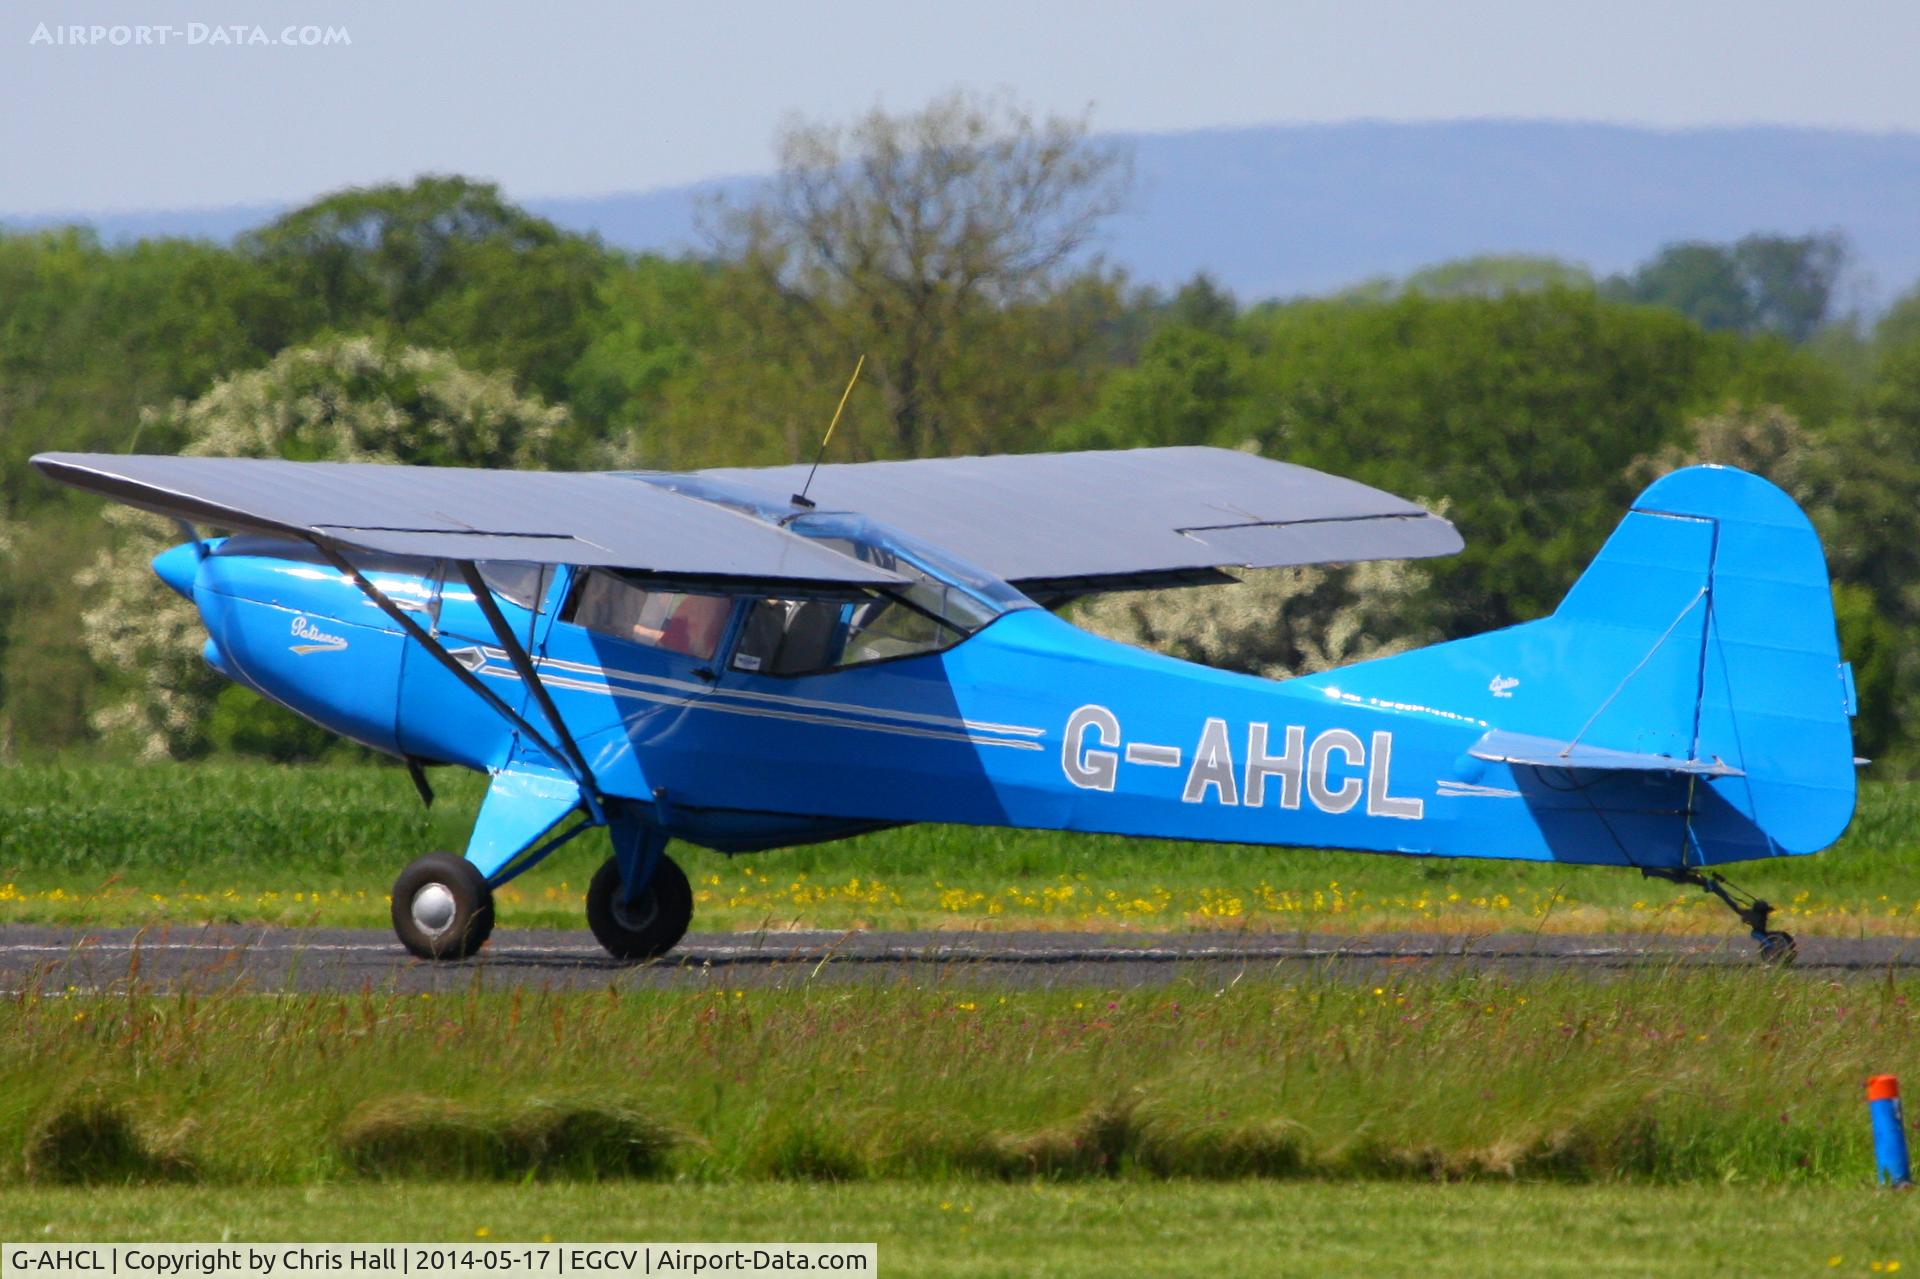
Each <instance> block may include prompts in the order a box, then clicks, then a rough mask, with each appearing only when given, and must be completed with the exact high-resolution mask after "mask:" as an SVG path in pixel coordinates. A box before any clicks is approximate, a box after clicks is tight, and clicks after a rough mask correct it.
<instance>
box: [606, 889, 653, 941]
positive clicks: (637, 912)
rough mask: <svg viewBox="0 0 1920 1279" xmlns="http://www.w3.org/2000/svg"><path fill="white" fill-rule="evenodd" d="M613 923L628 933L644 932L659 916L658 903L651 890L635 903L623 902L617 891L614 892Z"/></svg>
mask: <svg viewBox="0 0 1920 1279" xmlns="http://www.w3.org/2000/svg"><path fill="white" fill-rule="evenodd" d="M611 905H612V907H613V922H614V923H616V924H618V925H620V927H622V928H624V929H626V930H627V931H628V932H630V933H637V932H641V931H642V930H644V929H645V928H646V927H647V926H648V925H649V924H651V923H653V921H654V919H655V918H656V917H657V916H658V915H659V914H660V901H659V898H658V897H657V896H655V894H654V893H653V891H652V890H651V889H649V890H648V891H647V894H646V896H644V897H642V898H641V899H640V900H639V901H637V902H628V901H623V900H622V899H621V896H620V891H619V889H617V888H616V889H615V890H614V895H613V901H612V903H611Z"/></svg>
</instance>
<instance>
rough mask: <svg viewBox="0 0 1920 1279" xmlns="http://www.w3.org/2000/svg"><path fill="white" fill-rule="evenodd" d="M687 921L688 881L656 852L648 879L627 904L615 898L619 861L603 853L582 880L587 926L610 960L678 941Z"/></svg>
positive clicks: (645, 955)
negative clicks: (603, 857) (602, 859)
mask: <svg viewBox="0 0 1920 1279" xmlns="http://www.w3.org/2000/svg"><path fill="white" fill-rule="evenodd" d="M692 922H693V886H692V885H691V884H689V883H687V873H686V872H685V871H683V870H681V869H680V865H679V863H678V862H675V861H674V860H673V858H671V857H668V856H667V855H666V854H664V853H663V854H661V856H660V861H659V864H658V865H656V866H655V867H654V870H653V882H652V883H651V884H648V885H647V890H646V892H644V893H642V894H641V895H640V900H639V901H638V902H635V903H634V904H632V905H628V904H627V903H625V902H623V901H622V900H621V894H620V862H619V859H618V858H614V857H609V858H607V860H606V861H605V862H604V863H603V864H602V865H601V867H600V869H599V870H597V871H595V872H594V874H593V882H592V883H591V884H589V885H587V927H589V928H591V929H593V935H594V936H595V937H596V938H598V939H599V942H600V944H601V945H602V946H605V947H606V948H607V953H608V954H610V955H612V956H613V957H614V958H615V959H652V958H654V957H655V956H658V955H664V954H666V953H667V952H668V951H670V950H672V949H673V948H674V947H675V946H677V945H679V944H680V939H681V938H682V937H684V936H686V934H687V925H688V924H690V923H692Z"/></svg>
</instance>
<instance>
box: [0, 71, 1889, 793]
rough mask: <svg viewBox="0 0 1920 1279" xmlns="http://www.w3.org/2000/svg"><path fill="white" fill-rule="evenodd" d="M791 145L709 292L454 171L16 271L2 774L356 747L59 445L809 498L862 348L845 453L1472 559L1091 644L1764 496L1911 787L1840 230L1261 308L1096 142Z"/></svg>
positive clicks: (1318, 648) (1211, 636)
mask: <svg viewBox="0 0 1920 1279" xmlns="http://www.w3.org/2000/svg"><path fill="white" fill-rule="evenodd" d="M778 154H779V159H780V164H779V170H778V173H777V174H776V176H775V177H774V178H773V179H772V180H771V181H770V182H769V183H767V184H766V185H765V186H764V187H763V188H761V189H760V190H759V191H758V192H756V193H755V194H754V195H753V196H752V197H751V198H749V199H747V200H746V201H744V202H741V203H737V204H732V205H726V204H716V205H713V206H711V207H709V208H708V209H707V210H706V211H705V215H704V225H705V229H706V244H705V247H704V249H703V250H702V251H701V252H698V253H694V254H689V255H685V256H680V257H663V256H659V255H653V254H633V253H625V252H621V251H617V250H614V249H611V248H609V247H608V246H606V245H605V244H603V243H601V242H599V241H598V240H597V239H596V238H594V237H592V236H583V235H578V234H574V233H571V232H567V231H563V230H561V229H559V228H557V227H555V226H554V225H552V224H551V223H549V222H547V221H545V220H543V219H541V218H538V217H535V216H533V215H531V214H529V213H528V212H526V211H525V210H524V209H521V208H519V207H517V206H516V205H514V204H513V203H512V202H511V201H509V200H507V199H506V198H504V197H503V196H502V194H501V193H500V192H499V191H498V190H497V189H496V188H495V187H493V186H491V185H489V184H486V183H484V182H478V181H473V180H470V179H466V178H462V177H458V176H431V177H423V178H421V179H419V180H417V181H414V182H412V183H409V184H405V185H389V186H381V187H371V188H361V189H353V190H347V191H342V192H339V193H336V194H332V195H329V196H326V197H324V198H322V199H319V200H317V201H315V202H314V203H312V204H310V205H307V206H305V207H303V208H300V209H296V210H294V211H292V212H289V213H287V214H285V215H284V216H282V217H280V218H277V219H275V220H274V221H272V222H270V223H268V224H267V225H264V226H262V227H260V228H258V229H257V230H255V231H252V232H250V233H248V234H246V235H244V236H242V237H241V238H240V239H239V240H237V241H236V242H235V243H233V244H232V245H217V244H212V243H206V242H198V241H188V240H153V241H144V242H140V243H136V244H130V245H124V246H109V245H105V244H102V243H101V242H99V241H98V240H97V239H96V238H95V237H94V236H93V235H92V234H91V233H89V232H88V231H86V230H85V229H82V228H67V229H62V230H56V231H42V232H34V233H21V234H0V557H4V563H5V569H4V572H0V752H13V753H16V754H17V753H29V752H46V751H57V750H73V749H82V750H97V751H111V750H129V749H131V750H145V751H149V752H153V751H165V752H168V753H174V754H193V753H196V752H201V751H206V750H238V751H252V752H258V753H266V754H273V755H279V756H282V757H298V756H302V755H305V754H310V753H313V752H315V751H318V750H323V749H325V748H326V747H325V743H324V742H322V741H319V740H316V739H314V738H313V737H312V735H311V734H309V733H306V732H305V731H304V730H303V729H301V728H300V727H299V726H298V725H297V724H295V723H294V722H293V721H291V719H290V718H289V717H284V716H278V715H276V714H275V713H273V712H270V711H269V710H267V709H266V708H263V707H261V706H260V705H259V704H258V703H257V700H256V699H253V698H252V697H251V695H250V694H245V693H244V692H241V691H239V690H230V691H228V692H226V693H222V692H220V691H219V690H218V688H217V686H216V685H215V684H214V683H213V682H211V681H209V680H208V679H207V677H206V676H205V674H204V673H203V672H200V671H199V670H198V668H197V667H196V666H195V665H194V661H195V660H196V659H194V656H193V654H194V651H196V650H197V647H198V646H197V644H194V645H192V646H191V648H187V649H183V645H184V644H185V640H184V639H183V634H186V633H190V631H191V625H190V622H191V619H190V618H187V619H185V621H184V622H183V621H182V620H181V619H180V618H179V617H177V616H174V617H173V619H172V621H169V620H167V619H168V617H169V614H168V612H167V610H168V605H167V603H166V599H167V597H166V596H165V595H164V592H158V593H156V591H155V589H154V584H153V583H151V581H150V580H149V579H148V578H147V577H146V576H144V568H143V567H142V566H141V564H140V563H139V554H140V552H141V551H142V550H143V549H145V548H150V547H151V545H152V544H153V539H154V538H156V537H157V536H159V535H158V534H156V533H153V532H149V531H144V530H142V529H141V528H140V527H139V525H138V521H137V520H129V519H128V518H127V517H124V516H114V517H112V518H111V519H107V518H103V517H102V512H101V508H100V507H99V506H98V504H96V503H93V502H91V501H89V500H87V499H84V498H81V497H78V496H76V495H72V494H69V493H67V492H65V491H62V490H57V489H55V488H54V487H53V486H51V485H48V484H46V483H44V482H42V481H40V480H39V479H38V478H37V477H35V476H34V475H33V474H32V473H31V471H30V470H29V468H27V467H26V465H25V462H26V459H27V457H29V456H30V455H31V454H33V453H35V452H38V451H41V450H45V449H88V450H101V451H108V452H122V451H140V452H181V451H186V452H198V453H255V454H276V455H282V456H289V457H297V458H318V457H365V458H379V459H385V460H395V461H407V462H424V463H458V464H466V465H483V466H504V465H536V466H548V467H582V468H587V467H615V466H658V467H666V468H684V467H692V466H703V465H725V464H755V463H775V462H787V461H792V460H795V459H798V458H801V457H804V456H807V455H809V454H810V452H811V450H812V448H813V447H814V446H815V445H816V444H817V442H818V439H819V434H820V431H821V429H822V428H823V426H824V423H825V420H826V416H827V414H828V413H829V412H830V411H831V409H832V407H833V404H834V401H835V400H836V399H837V397H838V394H839V390H840V388H841V386H842V385H843V384H844V382H845V380H846V377H847V374H848V373H849V371H850V370H851V368H852V365H853V363H854V360H855V358H856V357H857V356H858V355H861V354H864V355H865V356H866V357H867V373H868V379H869V380H868V381H867V382H866V383H865V385H864V386H863V389H862V390H861V391H860V392H858V393H856V395H855V396H854V398H853V400H852V402H851V403H850V404H849V406H848V410H847V417H846V419H845V420H844V421H843V423H842V425H841V427H840V429H839V432H838V434H837V435H836V438H835V442H834V450H835V454H836V456H837V457H839V458H842V459H848V460H851V459H863V458H876V457H900V456H924V455H933V454H942V453H946V454H955V453H977V452H996V451H1010V452H1022V451H1032V450H1038V449H1050V448H1083V447H1105V448H1125V447H1135V446H1143V445H1163V444H1190V443H1205V444H1218V445H1225V446H1229V447H1245V448H1253V449H1257V450H1259V451H1260V452H1262V453H1264V454H1266V455H1268V456H1271V457H1277V458H1283V459H1286V460H1289V461H1296V462H1300V463H1304V464H1306V465H1309V466H1316V467H1321V468H1324V469H1327V470H1331V471H1334V472H1336V473H1339V474H1343V475H1350V476H1353V477H1355V478H1357V479H1360V480H1363V481H1366V482H1368V483H1373V484H1378V485H1381V486H1383V487H1386V488H1388V489H1391V490H1393V491H1395V492H1398V493H1402V494H1406V495H1408V496H1412V497H1416V498H1419V499H1421V500H1423V501H1426V502H1428V503H1429V504H1434V505H1444V506H1445V508H1446V510H1447V511H1448V513H1449V515H1450V516H1451V518H1453V519H1454V520H1455V521H1456V522H1457V523H1458V524H1459V525H1460V528H1461V531H1462V533H1463V534H1464V535H1465V537H1466V540H1467V550H1466V551H1465V552H1464V553H1463V554H1462V555H1460V556H1457V557H1455V558H1453V559H1451V560H1448V561H1443V562H1438V563H1431V564H1424V565H1418V566H1411V567H1408V568H1404V569H1394V570H1391V571H1382V570H1373V571H1369V572H1367V573H1345V572H1331V573H1329V572H1327V571H1314V572H1311V573H1296V574H1293V575H1291V576H1288V575H1280V576H1277V577H1274V578H1272V579H1269V580H1265V581H1262V582H1256V583H1254V584H1251V585H1248V586H1243V587H1237V588H1223V589H1222V590H1220V591H1219V592H1217V593H1216V595H1214V596H1208V595H1207V593H1206V592H1192V593H1187V594H1185V595H1182V596H1180V597H1179V598H1178V599H1174V598H1157V597H1147V598H1144V599H1137V600H1131V601H1120V602H1109V603H1107V604H1105V605H1100V606H1097V607H1093V608H1091V609H1089V611H1088V614H1087V617H1088V620H1089V621H1090V622H1093V623H1095V624H1099V625H1101V626H1102V627H1104V628H1107V629H1110V630H1114V631H1115V632H1116V633H1121V634H1127V635H1129V636H1130V637H1133V638H1140V639H1147V640H1150V641H1152V642H1154V643H1157V644H1160V645H1162V646H1163V647H1168V648H1171V649H1172V650H1174V651H1176V652H1182V653H1186V654H1189V655H1193V656H1199V657H1205V658H1208V659H1210V660H1217V661H1224V662H1228V663H1230V664H1234V665H1239V666H1242V667H1245V668H1247V669H1259V670H1266V671H1270V672H1277V671H1285V670H1289V669H1301V668H1302V667H1303V666H1306V665H1311V664H1312V663H1313V662H1315V661H1323V660H1344V659H1348V658H1351V657H1354V656H1361V655H1365V654H1366V653H1368V652H1373V651H1381V650H1383V649H1384V648H1389V647H1392V646H1395V645H1399V644H1405V643H1410V642H1416V641H1425V640H1428V639H1431V638H1436V637H1442V636H1448V635H1457V634H1465V633H1470V632H1473V631H1477V630H1482V629H1485V628H1488V627H1493V626H1501V625H1506V624H1510V623H1512V622H1515V621H1519V620H1524V619H1526V618H1529V617H1533V616H1537V615H1539V614H1540V613H1542V612H1545V611H1547V610H1549V609H1551V608H1552V607H1553V605H1554V604H1555V603H1556V602H1557V601H1558V599H1559V597H1560V595H1561V594H1562V593H1563V592H1564V591H1565V589H1566V587H1567V586H1568V584H1569V583H1570V582H1571V581H1572V579H1573V577H1574V576H1575V575H1576V574H1577V572H1578V571H1579V569H1580V567H1581V566H1582V565H1583V564H1584V563H1585V561H1586V560H1587V559H1588V558H1589V557H1591V555H1592V554H1593V552H1594V551H1595V550H1596V549H1597V548H1598V546H1599V544H1600V542H1601V540H1602V539H1603V538H1604V537H1605V536H1606V533H1607V532H1608V531H1609V530H1610V529H1611V527H1612V526H1613V524H1614V523H1615V522H1616V521H1617V520H1618V519H1619V517H1620V515H1621V513H1622V512H1623V511H1624V509H1625V507H1626V505H1627V503H1628V502H1629V501H1630V500H1631V498H1632V497H1633V495H1634V493H1635V492H1637V491H1638V488H1639V487H1640V486H1641V485H1643V484H1644V483H1645V482H1647V481H1648V480H1649V479H1650V478H1652V477H1653V476H1654V475H1657V474H1658V473H1660V472H1661V471H1663V470H1665V469H1670V468H1671V467H1672V466H1675V465H1679V464H1682V463H1684V462H1685V461H1689V460H1696V459H1707V460H1716V461H1728V462H1733V463H1737V464H1740V465H1743V466H1747V467H1748V468H1749V469H1754V470H1758V471H1761V472H1762V473H1765V474H1767V475H1768V476H1769V477H1771V478H1773V479H1775V480H1776V481H1777V482H1779V483H1781V484H1783V485H1784V486H1785V487H1787V488H1788V489H1789V490H1790V491H1792V492H1793V493H1794V495H1795V496H1796V497H1797V498H1799V499H1800V500H1801V501H1802V502H1803V504H1805V505H1806V506H1807V507H1808V509H1809V510H1810V512H1811V513H1812V514H1813V517H1814V519H1815V521H1816V523H1818V524H1819V526H1820V528H1821V531H1822V534H1823V536H1824V537H1825V538H1826V539H1827V545H1828V553H1829V557H1830V559H1831V562H1832V566H1833V569H1834V572H1835V577H1836V602H1837V607H1838V610H1839V616H1840V618H1841V626H1842V632H1843V642H1844V644H1845V647H1846V650H1847V654H1848V656H1850V657H1851V658H1852V659H1853V661H1854V663H1855V669H1856V680H1857V683H1858V685H1859V689H1860V696H1861V702H1862V708H1863V711H1862V717H1861V719H1860V720H1859V721H1858V722H1857V729H1858V735H1859V738H1860V747H1861V751H1862V753H1863V754H1869V755H1875V756H1882V757H1886V758H1888V759H1889V760H1890V762H1891V763H1892V764H1893V765H1895V766H1898V765H1899V764H1900V763H1901V762H1902V760H1903V759H1911V758H1913V757H1914V755H1915V753H1914V752H1912V751H1911V749H1910V748H1909V747H1908V746H1907V745H1906V743H1907V742H1908V740H1909V739H1910V737H1911V735H1912V732H1913V729H1914V728H1915V726H1916V725H1920V653H1916V648H1917V647H1920V646H1916V644H1915V643H1914V639H1915V636H1916V635H1917V634H1920V572H1917V571H1916V570H1917V569H1920V563H1916V560H1920V292H1916V293H1913V294H1909V295H1907V296H1906V297H1905V298H1904V299H1902V300H1901V301H1900V302H1899V303H1897V304H1896V305H1895V306H1894V307H1893V308H1892V309H1891V310H1890V311H1889V312H1888V313H1887V314H1886V315H1884V316H1883V317H1881V318H1880V319H1879V320H1878V321H1877V322H1876V323H1874V324H1872V325H1867V324H1864V323H1863V322H1861V321H1860V320H1858V319H1857V318H1854V317H1849V316H1845V315H1840V314H1837V311H1838V306H1837V303H1836V294H1837V289H1838V287H1839V282H1840V280H1841V278H1842V275H1843V272H1844V268H1845V246H1844V243H1843V242H1842V241H1840V240H1839V239H1837V238H1836V237H1833V236H1831V235H1822V234H1812V235H1767V234H1756V235H1753V236H1749V237H1746V238H1744V239H1742V240H1740V241H1738V242H1737V243H1733V244H1678V245H1671V246H1667V247H1666V248H1664V249H1662V250H1661V251H1660V252H1659V253H1658V254H1656V255H1655V256H1654V257H1653V258H1651V259H1649V260H1648V261H1647V262H1646V263H1643V264H1642V265H1641V266H1640V267H1638V268H1637V269H1635V270H1633V271H1631V272H1627V273H1625V274H1623V275H1621V276H1617V277H1613V278H1609V279H1596V278H1594V277H1593V276H1592V275H1590V274H1589V273H1588V272H1586V271H1585V270H1584V269H1583V268H1581V267H1579V266H1577V265H1575V264H1569V263H1563V262H1557V261H1554V260H1550V259H1540V258H1533V257H1525V256H1518V255H1516V256H1511V257H1497V256H1496V257H1483V258H1475V259H1469V260H1465V261H1462V262H1455V263H1447V264H1442V265H1440V266H1436V267H1434V268H1430V269H1428V270H1426V271H1422V272H1418V273H1416V274H1414V275H1412V276H1409V277H1406V278H1405V279H1400V280H1391V281H1387V280H1382V281H1370V282H1367V283H1366V284H1363V285H1360V286H1357V287H1356V288H1354V289H1352V290H1349V291H1347V292H1345V293H1342V294H1339V295H1337V296H1331V297H1322V298H1296V299H1271V300H1242V299H1238V298H1235V297H1233V296H1232V295H1231V294H1229V293H1228V292H1226V291H1225V290H1223V289H1221V288H1220V287H1219V286H1218V285H1216V284H1215V283H1214V282H1212V281H1211V280H1210V279H1208V278H1207V277H1205V276H1200V277H1197V278H1195V279H1194V280H1192V281H1190V282H1189V283H1187V284H1186V285H1184V286H1182V287H1180V288H1179V289H1177V290H1171V291H1168V290H1158V289H1154V288H1148V287H1141V286H1139V285H1137V284H1135V283H1134V282H1132V281H1130V280H1129V279H1128V278H1127V276H1126V274H1125V273H1124V271H1122V270H1121V269H1119V268H1118V267H1116V266H1114V265H1112V264H1110V263H1108V262H1105V261H1103V260H1102V259H1101V258H1100V257H1099V256H1098V255H1097V253H1096V252H1094V251H1093V250H1094V249H1096V248H1097V243H1098V233H1099V228H1100V226H1101V224H1102V222H1103V221H1104V220H1105V219H1106V218H1107V217H1108V216H1110V215H1111V214H1113V213H1114V212H1115V211H1116V210H1118V209H1120V208H1122V207H1123V206H1124V203H1125V199H1126V194H1127V191H1128V188H1129V181H1130V174H1129V159H1128V156H1127V155H1126V154H1125V152H1124V151H1121V150H1118V149H1116V148H1113V147H1111V146H1108V145H1106V144H1104V143H1101V142H1099V141H1098V140H1096V139H1093V138H1092V137H1091V136H1090V135H1089V132H1088V128H1087V122H1086V121H1085V120H1084V119H1080V120H1072V119H1038V118H1034V117H1032V116H1030V115H1028V114H1027V113H1025V112H1024V111H1022V110H1021V109H1019V108H1018V107H1017V106H1015V105H1013V104H1010V103H1007V102H1004V101H999V100H986V101H982V100H978V99H971V98H966V97H953V98H948V99H945V100H942V101H939V102H936V103H933V104H931V105H930V106H928V107H927V108H925V109H923V110H920V111H916V112H911V113H906V114H901V115H888V114H884V113H881V112H874V113H871V114H869V115H867V116H865V117H863V118H861V119H859V120H856V121H854V122H852V123H850V124H847V125H844V126H841V125H828V124H807V123H802V124H797V125H795V126H792V127H791V128H789V129H788V130H787V131H786V132H784V133H783V135H782V136H781V138H780V142H779V149H778ZM1223 601H1224V602H1223ZM1383 604H1390V605H1391V607H1384V606H1383ZM1282 619H1284V622H1283V620H1282ZM1269 622H1270V623H1271V624H1267V623H1269Z"/></svg>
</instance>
